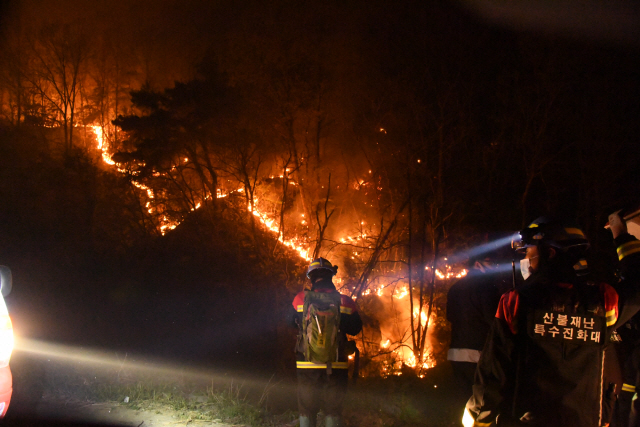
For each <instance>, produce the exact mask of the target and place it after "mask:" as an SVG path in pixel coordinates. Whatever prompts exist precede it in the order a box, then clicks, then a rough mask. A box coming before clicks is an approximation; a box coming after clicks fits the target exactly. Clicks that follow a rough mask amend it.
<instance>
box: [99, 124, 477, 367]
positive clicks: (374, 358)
mask: <svg viewBox="0 0 640 427" xmlns="http://www.w3.org/2000/svg"><path fill="white" fill-rule="evenodd" d="M93 129H94V132H95V135H96V139H97V141H98V142H97V148H98V149H99V150H101V151H102V157H103V159H104V160H105V162H107V163H108V164H111V162H110V161H108V159H111V156H110V155H108V154H105V153H106V152H107V151H106V149H105V147H108V146H109V145H108V144H107V143H105V142H103V141H102V137H103V134H102V133H101V131H99V130H98V128H97V127H94V128H93ZM115 158H116V159H120V160H126V159H127V157H126V156H123V155H120V156H115ZM136 161H138V160H136ZM195 162H199V160H198V159H197V158H193V157H191V158H190V157H186V156H184V157H182V156H179V157H175V158H174V159H173V162H172V163H170V164H169V166H167V167H165V168H164V170H163V171H162V172H159V171H154V172H152V173H151V174H149V173H148V171H147V172H146V175H145V174H144V173H142V172H141V171H143V170H144V165H143V164H138V165H137V166H134V167H131V159H129V163H128V164H129V167H128V168H127V167H122V166H120V165H114V167H116V168H117V170H118V171H119V172H121V173H124V174H127V175H128V176H129V177H130V180H131V183H132V185H134V186H136V187H138V189H139V190H140V191H139V194H140V199H141V203H142V204H143V205H144V207H145V209H146V210H147V212H148V214H149V216H150V217H151V218H155V224H156V227H157V229H158V231H159V232H160V233H161V234H166V233H168V232H170V231H171V230H173V229H175V228H176V227H178V226H179V224H180V223H181V222H182V221H184V219H185V218H186V217H187V216H188V215H191V212H193V211H195V210H199V209H200V208H201V207H203V206H204V205H212V206H213V205H214V204H215V203H216V202H215V200H213V198H212V194H213V193H212V192H210V191H208V190H207V187H206V186H203V189H201V190H200V191H192V192H189V194H188V195H187V196H188V197H184V195H182V197H181V196H180V193H179V192H177V193H176V191H175V190H176V188H177V187H179V186H178V184H177V183H178V182H181V181H182V182H184V183H191V182H193V181H197V179H198V173H197V172H196V170H197V169H198V165H195V164H194V163H195ZM290 165H291V162H290V161H286V162H282V161H278V160H277V159H275V160H273V159H272V163H270V164H269V163H267V162H266V161H263V162H257V163H254V164H251V165H249V164H248V162H246V161H245V163H244V167H245V173H244V177H245V178H246V179H244V180H243V179H241V178H242V176H241V175H238V174H233V173H229V174H226V175H224V177H223V176H217V177H216V192H215V199H218V200H221V199H224V204H223V205H220V206H227V208H223V210H224V209H228V208H229V207H231V208H232V209H235V211H236V212H238V213H241V212H244V214H242V215H240V216H238V218H239V220H241V221H249V222H250V223H251V227H252V229H253V230H254V240H255V241H256V242H257V241H258V239H256V234H255V233H256V230H260V232H261V233H263V232H266V233H267V234H269V233H270V234H271V236H272V239H273V241H274V242H279V243H277V244H275V246H273V248H272V250H273V252H274V253H277V252H278V251H280V250H279V249H278V245H280V246H281V247H286V248H288V249H290V250H293V253H295V254H296V255H297V256H298V258H299V260H300V261H303V262H307V261H308V260H310V259H312V258H314V257H317V256H323V257H327V258H329V259H331V260H332V261H333V262H334V263H336V264H338V265H339V266H340V267H341V268H340V270H339V273H338V275H337V277H336V279H335V283H336V286H337V288H338V289H339V291H340V292H342V293H344V294H346V295H350V296H352V297H353V298H354V299H355V300H356V301H357V303H358V305H359V307H360V310H361V314H362V316H363V318H364V320H365V322H364V323H365V327H364V331H363V333H362V334H361V336H359V337H358V338H357V340H356V341H357V345H358V347H359V350H360V355H361V363H360V365H361V371H360V372H361V374H362V375H364V376H371V375H381V376H389V375H402V374H407V373H411V374H412V375H418V376H421V377H423V376H424V375H425V371H426V370H427V369H429V368H432V367H433V366H435V365H436V363H437V362H438V360H442V359H443V353H444V341H446V333H444V332H445V331H446V327H447V326H446V322H445V321H444V302H445V301H444V295H445V294H446V290H447V289H448V285H450V283H451V281H452V280H454V279H455V278H457V277H462V276H464V275H465V274H466V271H465V270H464V269H460V268H456V267H455V266H451V265H448V264H447V262H446V258H444V259H442V258H438V257H437V254H434V253H433V250H434V249H436V250H437V248H428V252H432V253H428V252H427V250H425V247H424V242H423V247H422V248H421V253H420V255H419V256H418V255H416V254H412V253H411V252H413V251H415V250H416V249H415V248H412V246H411V244H412V243H411V242H410V241H408V239H407V237H408V236H407V233H408V232H409V233H410V228H411V227H412V224H411V223H410V222H407V220H408V218H407V213H406V208H407V206H406V204H405V206H402V207H400V208H396V209H395V211H394V210H393V208H394V205H393V204H392V203H389V201H388V200H386V199H389V198H390V197H392V196H393V195H392V194H389V193H388V192H386V191H385V189H384V188H383V179H382V175H381V174H379V173H375V172H374V171H372V170H371V169H364V170H363V171H362V172H361V173H360V174H356V177H355V178H354V177H353V176H351V175H350V174H349V173H346V174H341V173H336V172H335V171H334V172H332V173H328V175H327V180H326V182H324V181H323V180H320V179H319V178H317V179H316V182H315V184H319V185H313V184H309V183H305V180H306V179H308V178H309V177H308V175H304V174H301V173H300V172H299V171H294V170H293V168H292V167H289V166H290ZM247 168H249V169H251V170H252V173H251V174H249V173H248V172H247V170H246V169H247ZM200 179H202V176H200ZM307 182H308V181H307ZM323 184H324V185H323ZM167 187H169V188H172V189H173V190H172V191H169V190H168V189H167ZM219 203H220V202H218V204H219ZM247 213H248V214H250V215H247ZM423 233H424V234H425V235H426V233H425V232H424V230H423ZM413 245H414V246H416V247H417V245H415V243H414V244H413ZM434 255H436V257H434ZM409 258H414V260H413V265H412V263H411V260H409ZM416 258H417V259H418V260H419V262H416V260H415V259H416ZM429 258H431V259H430V260H429ZM352 357H353V356H352Z"/></svg>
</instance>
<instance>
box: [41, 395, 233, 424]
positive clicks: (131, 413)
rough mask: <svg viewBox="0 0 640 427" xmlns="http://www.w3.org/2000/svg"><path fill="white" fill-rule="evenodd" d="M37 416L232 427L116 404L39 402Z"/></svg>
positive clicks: (59, 419) (114, 421)
mask: <svg viewBox="0 0 640 427" xmlns="http://www.w3.org/2000/svg"><path fill="white" fill-rule="evenodd" d="M35 415H37V417H38V418H39V419H43V420H57V421H65V420H68V421H73V422H87V423H95V424H98V425H110V426H123V427H129V426H134V427H149V426H155V427H161V426H164V427H174V426H175V427H177V426H202V427H204V426H215V427H233V425H231V424H224V423H222V422H217V421H215V420H214V421H203V420H184V419H179V418H177V417H174V416H172V415H171V412H170V411H160V410H136V409H132V408H129V407H127V406H122V405H119V404H117V403H66V404H61V403H60V402H46V401H41V402H40V403H39V404H38V406H37V408H36V414H35Z"/></svg>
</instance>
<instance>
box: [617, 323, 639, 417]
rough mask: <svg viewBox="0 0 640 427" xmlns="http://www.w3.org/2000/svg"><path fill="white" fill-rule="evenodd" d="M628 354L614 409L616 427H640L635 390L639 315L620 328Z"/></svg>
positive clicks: (637, 364)
mask: <svg viewBox="0 0 640 427" xmlns="http://www.w3.org/2000/svg"><path fill="white" fill-rule="evenodd" d="M620 335H621V336H622V342H623V344H627V346H628V347H630V349H628V352H627V353H628V354H627V355H626V356H627V357H626V360H625V362H624V371H623V374H624V377H623V381H624V382H623V384H622V390H621V392H620V397H619V398H618V402H617V407H616V411H617V414H616V424H615V425H616V427H640V401H639V400H638V399H637V397H636V390H637V389H638V388H640V314H636V315H635V316H634V317H633V319H631V320H630V321H629V322H627V323H625V325H624V326H623V327H622V328H620Z"/></svg>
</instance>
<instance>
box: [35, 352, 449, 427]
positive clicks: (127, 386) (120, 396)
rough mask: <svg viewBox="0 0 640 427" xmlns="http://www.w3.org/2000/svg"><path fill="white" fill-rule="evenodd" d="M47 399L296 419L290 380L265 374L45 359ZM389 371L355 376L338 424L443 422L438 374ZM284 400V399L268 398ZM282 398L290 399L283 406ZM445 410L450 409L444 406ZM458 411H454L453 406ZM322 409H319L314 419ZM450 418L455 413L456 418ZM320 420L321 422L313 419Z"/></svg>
mask: <svg viewBox="0 0 640 427" xmlns="http://www.w3.org/2000/svg"><path fill="white" fill-rule="evenodd" d="M46 371H47V374H46V375H45V377H44V378H45V380H44V384H43V387H42V388H43V390H44V396H45V400H49V401H62V402H61V403H63V404H64V405H68V404H69V403H73V402H77V403H80V404H82V403H83V402H84V403H87V402H92V403H112V404H113V405H114V406H116V405H121V406H124V407H127V408H130V409H133V410H146V411H151V412H152V413H158V414H163V415H169V416H172V417H174V418H175V419H176V421H177V422H187V423H188V422H189V421H194V422H195V421H203V422H222V423H226V424H233V425H242V426H256V427H272V426H282V425H284V424H285V423H291V422H292V420H295V419H297V413H296V412H295V388H294V387H293V386H294V384H282V383H275V382H273V381H269V382H267V383H266V385H265V383H260V384H253V385H246V384H244V383H240V382H237V381H231V380H227V381H226V382H224V383H222V382H220V381H219V382H217V383H216V382H214V381H213V380H212V379H211V378H209V379H208V380H206V379H204V378H202V377H200V378H187V377H186V376H181V375H171V376H162V375H157V374H154V373H148V372H146V373H145V372H142V373H141V372H135V373H134V372H133V371H131V372H127V371H126V369H118V370H111V371H108V370H103V371H97V370H95V369H88V368H86V367H85V368H83V367H81V366H77V365H76V366H71V365H68V364H67V365H63V364H62V363H61V364H60V365H59V366H53V365H52V363H50V364H48V368H47V370H46ZM439 380H441V381H438V383H439V384H440V386H439V388H436V387H434V385H436V384H434V381H435V380H434V379H433V378H431V379H429V378H426V379H419V378H417V377H414V378H409V377H404V376H403V377H389V378H384V379H383V378H370V379H364V380H362V379H361V380H359V382H358V384H357V385H355V386H350V390H349V393H348V394H347V397H346V399H345V405H344V407H345V410H344V426H345V427H355V426H365V425H366V426H372V427H382V426H385V427H413V426H427V427H440V426H443V427H445V426H446V427H448V426H452V425H456V424H455V422H452V420H451V419H450V418H451V417H450V416H449V415H450V414H449V412H450V409H451V408H450V406H451V405H450V403H449V402H450V400H449V398H448V396H449V395H448V393H447V391H446V387H444V384H442V382H443V381H444V379H442V378H439ZM278 399H280V401H285V402H286V405H282V404H281V405H279V406H278V404H277V403H274V402H278ZM287 405H288V406H287ZM448 411H449V412H448ZM456 414H457V413H456ZM321 419H322V414H321V415H320V421H321ZM454 421H455V420H454ZM318 425H319V426H322V425H323V424H322V422H320V423H319V424H318Z"/></svg>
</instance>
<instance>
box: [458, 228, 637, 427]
mask: <svg viewBox="0 0 640 427" xmlns="http://www.w3.org/2000/svg"><path fill="white" fill-rule="evenodd" d="M616 243H617V244H618V246H619V247H618V254H619V255H620V254H622V255H620V261H621V264H622V268H623V269H628V270H635V271H638V270H639V268H638V267H639V265H638V264H639V263H638V262H639V258H640V246H638V244H639V242H637V241H636V240H635V239H634V238H633V237H632V236H630V235H628V234H624V235H622V236H619V237H618V238H617V239H616ZM631 247H638V251H634V252H631V251H630V250H628V249H630V248H631ZM639 309H640V286H639V284H638V282H637V281H635V280H633V281H629V280H627V281H625V283H621V284H620V286H619V287H618V290H617V291H616V289H614V288H613V287H611V286H609V285H608V284H606V283H600V284H589V283H587V282H585V281H583V280H581V279H579V278H578V277H577V276H576V275H575V274H574V272H573V270H572V269H571V268H570V267H567V268H562V267H561V266H559V265H557V264H555V265H554V264H551V265H550V266H549V268H546V269H545V268H540V269H539V270H538V271H536V272H535V273H533V274H532V275H531V277H530V278H529V279H527V280H526V281H525V283H524V285H523V286H522V287H521V288H520V289H518V290H514V291H511V292H508V293H506V294H504V295H503V296H502V298H501V300H500V304H499V306H498V311H497V313H496V317H495V319H494V323H493V325H492V328H491V331H490V332H489V336H488V337H487V341H486V343H485V347H484V349H483V352H482V355H481V357H480V361H479V362H478V369H477V371H476V379H475V384H474V386H473V396H472V397H471V399H469V402H468V403H467V410H468V412H469V414H470V415H471V416H472V417H473V419H475V425H476V426H489V425H491V423H493V422H495V421H496V418H498V425H501V424H503V423H504V424H505V425H508V424H509V423H514V424H519V423H523V424H522V425H531V426H543V425H544V426H563V427H572V426H576V427H597V426H601V425H605V424H607V423H608V420H606V418H607V414H606V410H605V408H606V407H609V406H611V405H608V403H610V402H607V399H610V398H613V397H612V390H611V389H610V386H609V384H605V380H604V375H603V368H604V365H605V360H604V354H605V346H607V344H608V343H609V341H610V336H611V334H612V333H613V331H614V330H615V329H616V328H617V327H618V326H619V325H622V324H623V323H624V322H626V321H627V320H629V319H630V318H631V317H632V316H633V315H634V314H635V313H636V312H637V311H638V310H639ZM498 416H499V417H498Z"/></svg>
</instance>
